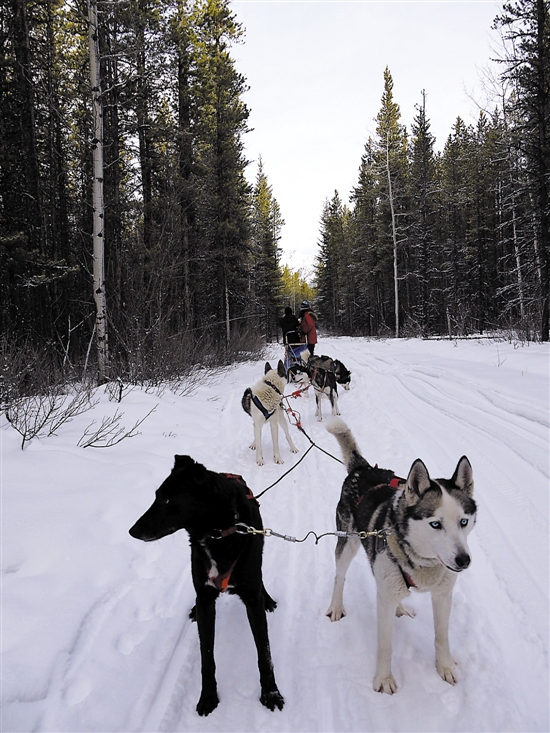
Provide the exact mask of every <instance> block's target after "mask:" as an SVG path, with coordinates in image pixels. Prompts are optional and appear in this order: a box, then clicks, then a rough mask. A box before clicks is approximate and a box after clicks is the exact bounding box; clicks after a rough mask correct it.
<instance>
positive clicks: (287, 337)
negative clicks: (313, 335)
mask: <svg viewBox="0 0 550 733" xmlns="http://www.w3.org/2000/svg"><path fill="white" fill-rule="evenodd" d="M299 325H300V323H299V321H298V319H297V318H296V316H295V315H294V313H293V312H292V308H291V307H290V306H288V305H287V307H286V308H285V314H284V316H283V317H282V318H279V328H280V329H281V331H282V332H283V343H284V344H299V343H300V333H299V331H298V328H299Z"/></svg>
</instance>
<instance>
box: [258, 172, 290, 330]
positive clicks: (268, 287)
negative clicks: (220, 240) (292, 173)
mask: <svg viewBox="0 0 550 733" xmlns="http://www.w3.org/2000/svg"><path fill="white" fill-rule="evenodd" d="M251 223H252V232H251V234H252V237H251V243H252V262H251V279H252V287H251V291H252V292H251V296H252V297H251V301H252V303H253V304H254V305H255V312H256V313H258V315H260V314H261V318H260V327H261V328H262V329H263V333H265V335H266V338H267V340H268V341H270V340H271V337H272V335H273V334H274V333H275V329H276V322H277V314H278V310H279V309H280V306H281V274H280V270H279V259H280V249H279V246H278V242H279V240H280V238H281V229H282V227H283V225H284V220H283V218H282V216H281V211H280V209H279V204H278V203H277V201H276V200H275V198H274V196H273V190H272V188H271V186H270V185H269V183H268V180H267V176H266V175H265V173H264V169H263V164H262V159H261V158H260V160H259V162H258V172H257V176H256V184H255V186H254V190H253V192H252V222H251ZM251 307H252V306H251Z"/></svg>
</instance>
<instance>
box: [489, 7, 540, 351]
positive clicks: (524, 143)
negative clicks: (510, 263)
mask: <svg viewBox="0 0 550 733" xmlns="http://www.w3.org/2000/svg"><path fill="white" fill-rule="evenodd" d="M495 26H496V27H498V28H501V29H502V31H503V34H504V39H505V41H506V42H507V47H506V53H505V55H504V58H502V59H500V61H501V62H502V64H503V72H502V77H503V79H504V80H508V81H511V82H512V84H513V89H514V92H515V94H514V106H515V107H516V110H517V116H516V123H517V133H518V134H517V136H516V140H517V144H518V146H519V149H520V151H521V153H522V154H523V155H524V156H525V163H526V173H527V181H526V183H527V185H528V189H529V195H530V198H531V202H532V204H531V213H532V218H533V224H534V235H535V237H534V240H535V247H536V249H535V255H536V260H537V266H538V271H539V286H540V337H541V339H542V340H543V341H548V339H549V269H548V268H549V258H550V10H549V8H548V2H547V0H514V1H513V2H507V3H505V4H504V7H503V11H502V14H501V15H500V16H498V17H497V18H496V19H495Z"/></svg>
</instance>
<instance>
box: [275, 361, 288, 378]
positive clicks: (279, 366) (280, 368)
mask: <svg viewBox="0 0 550 733" xmlns="http://www.w3.org/2000/svg"><path fill="white" fill-rule="evenodd" d="M277 374H278V375H279V376H280V377H286V369H285V365H284V364H283V362H282V361H281V360H280V359H279V363H278V364H277Z"/></svg>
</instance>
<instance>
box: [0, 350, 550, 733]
mask: <svg viewBox="0 0 550 733" xmlns="http://www.w3.org/2000/svg"><path fill="white" fill-rule="evenodd" d="M280 351H281V350H280V349H277V348H276V347H275V346H274V347H272V352H271V355H270V358H271V356H272V357H273V359H272V362H275V361H276V360H277V358H278V357H279V356H280ZM318 353H328V354H330V355H332V356H338V358H340V359H341V360H342V361H343V362H344V363H345V364H346V366H348V367H349V368H350V369H351V370H352V372H353V378H352V388H351V390H350V391H349V392H346V391H343V390H341V391H340V408H341V412H342V416H343V418H344V419H345V420H346V422H347V423H348V424H349V426H350V427H351V429H352V431H353V433H354V435H355V437H356V439H357V442H358V444H359V445H360V446H361V448H362V450H363V453H364V455H365V456H366V457H367V458H368V459H369V460H371V461H372V462H377V463H379V464H380V465H381V466H384V467H388V468H392V469H394V470H395V471H396V472H397V473H399V474H401V475H403V474H405V475H406V473H407V471H408V469H409V467H410V465H411V463H412V461H413V460H414V459H415V458H417V457H421V458H422V459H423V460H424V462H425V463H426V465H427V466H428V468H429V470H430V472H431V473H432V475H434V476H450V475H451V474H452V472H453V470H454V468H455V466H456V463H457V461H458V459H459V458H460V457H461V456H462V455H463V454H466V455H468V457H469V459H470V461H471V463H472V465H473V469H474V477H475V482H476V492H475V498H476V500H477V502H478V509H479V518H478V523H477V527H476V529H475V531H474V532H473V533H472V535H471V536H470V548H471V551H472V558H473V563H472V566H471V568H470V569H469V570H468V571H467V572H465V573H463V574H462V575H461V576H460V577H459V579H458V582H457V585H456V591H455V595H454V606H453V613H452V617H451V634H450V636H451V647H452V650H453V653H454V655H455V658H456V659H457V661H458V662H459V665H460V681H459V683H458V684H457V685H456V686H455V687H451V686H449V685H448V684H447V683H445V682H443V681H442V680H441V679H440V678H439V676H438V674H437V672H436V670H435V664H434V652H433V622H432V612H431V603H430V599H429V597H428V596H426V595H420V594H414V595H412V596H411V598H410V599H409V601H408V605H409V607H411V608H413V609H414V610H416V613H417V615H416V618H415V619H411V618H408V617H404V618H401V619H397V620H396V622H395V644H394V663H393V667H394V675H395V677H396V679H397V682H398V685H399V691H398V693H397V694H396V695H394V696H392V697H390V696H387V695H380V694H376V693H374V692H373V691H372V677H373V674H374V662H375V649H376V620H375V597H376V591H375V585H374V580H373V578H372V576H371V572H370V568H369V566H368V563H367V561H366V558H365V557H364V553H362V552H360V553H359V554H358V556H357V558H356V559H355V560H354V562H353V563H352V565H351V567H350V570H349V573H348V579H347V582H346V588H345V596H344V600H345V604H346V609H347V612H348V615H347V616H346V618H344V619H343V620H342V621H340V622H338V623H330V622H329V620H328V619H327V618H326V616H325V611H326V609H327V607H328V605H329V601H330V595H331V591H332V581H333V574H334V559H333V553H334V544H335V541H334V539H333V538H331V537H325V538H323V539H321V540H320V541H319V543H318V544H317V545H316V544H315V541H314V540H313V539H312V538H311V537H310V538H309V539H308V540H307V541H306V542H304V543H301V544H294V543H289V542H285V541H283V540H280V539H278V538H275V537H272V538H268V539H266V542H265V551H264V578H265V583H266V587H267V589H268V591H269V592H270V594H271V595H272V596H273V597H274V598H275V599H276V600H277V601H278V608H277V610H276V611H275V613H274V614H270V616H269V619H268V620H269V628H270V639H271V647H272V652H273V659H274V665H275V673H276V678H277V682H278V685H279V688H280V690H281V692H282V693H283V695H284V696H285V700H286V704H285V708H284V710H283V711H281V712H279V711H277V712H273V713H272V712H270V711H268V710H266V709H265V708H264V707H263V706H262V705H261V704H260V703H259V701H258V697H259V680H258V672H257V667H256V660H255V650H254V645H253V641H252V636H251V633H250V629H249V627H248V623H247V620H246V614H245V612H244V607H243V606H242V604H241V603H240V601H239V600H238V599H237V598H235V597H226V596H222V597H221V598H220V600H219V601H218V606H217V609H218V610H217V627H216V662H217V678H218V687H219V693H220V699H221V702H220V705H219V707H218V708H217V709H216V710H215V711H214V712H213V713H212V714H211V715H210V716H209V717H208V718H206V719H203V718H200V717H199V716H198V715H197V714H196V712H195V705H196V702H197V700H198V697H199V693H200V661H199V653H198V638H197V632H196V626H195V625H194V624H192V623H191V622H190V621H189V619H188V612H189V609H190V608H191V606H192V605H193V602H194V597H193V596H194V594H193V590H192V585H191V579H190V572H189V551H188V545H187V538H186V536H185V533H184V532H179V533H177V534H175V535H172V536H170V537H166V538H164V539H163V540H160V541H159V542H156V543H151V544H143V543H139V542H137V541H136V540H133V539H132V538H131V537H130V536H129V535H128V532H127V530H128V528H129V527H130V526H131V524H133V522H134V521H135V519H136V518H137V517H138V516H139V515H140V514H141V513H142V512H143V511H144V510H145V509H146V508H147V507H148V506H149V504H150V503H151V501H152V499H153V492H154V490H155V488H156V487H157V486H158V485H159V483H160V482H161V481H162V480H163V478H164V477H165V476H166V475H167V473H168V472H169V471H170V469H171V465H172V461H173V454H174V453H189V454H190V455H192V456H193V457H194V458H195V459H197V460H198V461H201V462H203V463H205V464H206V465H207V466H208V468H210V469H213V470H219V471H232V472H235V473H241V474H242V475H243V476H244V477H245V479H246V481H247V483H248V484H249V486H250V487H251V488H252V489H253V491H254V493H256V494H258V493H260V492H261V491H262V489H263V488H265V487H266V486H268V485H270V484H271V483H273V482H274V481H275V480H276V479H277V478H278V477H279V476H280V475H281V474H282V473H283V472H284V471H285V470H287V469H288V468H290V467H291V466H292V465H293V463H294V462H295V461H296V460H297V457H295V456H293V455H292V454H291V453H290V451H289V449H288V445H287V444H286V441H285V439H284V437H283V436H282V435H281V436H280V443H281V455H282V457H283V459H284V460H285V464H284V466H278V465H275V464H274V463H272V461H271V460H270V459H271V445H270V438H269V436H268V432H267V431H264V435H263V438H264V453H265V455H266V457H268V458H269V460H267V462H266V465H265V466H263V467H258V466H257V465H256V463H255V458H254V454H253V453H252V451H250V450H249V449H248V447H247V446H248V445H249V443H250V442H251V438H252V424H251V421H250V419H249V418H248V416H247V415H246V414H245V413H244V412H243V411H242V409H241V406H240V400H241V396H242V393H243V391H244V388H245V387H246V386H248V385H250V384H252V383H253V382H255V381H256V380H257V379H258V377H259V376H260V375H261V374H262V373H263V364H259V363H258V364H253V363H250V364H244V365H239V366H236V367H234V368H232V369H231V370H228V371H227V372H225V373H224V374H222V375H220V376H219V377H218V378H216V379H215V380H211V381H208V382H206V383H204V384H202V385H201V386H200V387H199V389H198V390H197V391H196V393H194V394H193V395H190V396H185V397H178V396H174V395H173V394H171V393H169V392H166V393H164V395H162V396H160V397H158V396H155V395H151V394H145V393H143V392H138V391H137V390H135V391H134V392H131V393H130V394H129V395H128V396H127V397H126V398H125V399H124V400H123V402H122V404H121V405H120V408H121V409H122V410H125V419H126V421H127V424H128V425H130V424H133V423H134V422H135V420H136V419H137V418H138V417H142V416H143V415H144V414H146V412H148V410H149V409H150V408H151V407H153V406H154V405H155V404H157V403H158V407H157V409H156V411H155V412H154V413H153V414H152V415H151V416H150V417H149V418H148V420H147V421H146V422H145V423H144V424H143V425H142V427H141V431H142V435H141V436H139V437H137V438H134V439H132V440H126V441H124V442H123V443H121V444H119V445H118V446H116V447H115V448H111V449H109V450H107V451H101V450H96V451H94V450H93V449H87V450H82V449H79V448H76V447H75V444H76V441H77V440H78V437H79V436H80V435H81V434H82V432H83V429H84V427H86V425H88V424H89V422H90V421H91V417H90V415H89V414H88V415H83V416H80V417H79V418H77V419H76V420H75V421H74V422H73V423H71V424H70V426H67V427H65V428H64V429H63V431H61V433H60V435H59V436H58V437H53V438H49V439H47V440H43V441H34V442H33V443H31V444H30V445H29V446H28V447H27V448H26V450H25V451H24V452H22V451H20V450H18V441H17V438H16V436H15V435H14V434H13V431H12V430H11V429H10V428H9V427H7V426H3V427H2V429H1V436H2V457H3V470H2V475H3V491H2V499H3V501H2V505H3V506H2V509H3V520H2V522H3V527H2V529H3V540H2V549H3V558H2V570H3V576H2V579H3V582H2V594H3V595H2V610H3V613H4V619H3V647H4V650H3V678H4V682H3V712H2V730H3V731H5V732H6V733H7V732H8V731H31V730H32V731H52V732H53V731H60V732H61V731H93V732H97V733H99V732H100V731H101V732H103V731H105V732H106V731H212V732H215V731H283V732H285V731H286V732H289V731H342V732H343V731H363V732H366V731H426V732H427V731H548V730H549V726H550V722H549V715H548V556H549V553H548V550H549V547H548V478H549V466H548V463H549V458H548V425H549V411H548V357H549V351H548V347H547V346H546V345H531V346H525V347H520V348H514V346H513V345H511V344H506V343H504V344H503V343H499V344H497V343H488V342H459V343H453V342H423V341H418V340H409V341H405V340H400V341H387V342H380V341H369V340H366V339H348V338H341V339H323V340H322V343H321V344H320V346H319V347H318ZM288 391H290V389H289V390H288ZM295 404H296V407H297V409H299V410H300V412H301V415H302V422H303V424H304V427H305V429H306V431H307V432H308V434H309V435H310V436H311V438H312V439H313V440H314V441H315V442H316V443H318V444H319V445H320V446H322V447H323V448H324V449H326V450H327V451H329V452H331V453H333V454H334V455H335V456H337V457H339V453H338V450H337V445H336V442H335V441H334V439H333V438H332V436H330V435H329V434H328V433H327V432H326V431H325V428H324V425H323V423H317V422H316V420H315V417H314V411H315V401H314V399H306V398H303V397H302V398H300V400H296V403H295ZM115 407H116V406H114V405H113V404H112V403H109V402H108V401H107V400H106V399H103V400H102V402H101V403H100V405H98V406H97V407H96V408H94V415H93V417H95V418H96V419H98V418H99V419H100V418H101V417H102V415H103V414H108V413H109V411H110V412H114V409H115ZM323 408H324V410H323V412H324V415H325V418H326V417H328V415H329V409H328V402H325V403H324V405H323ZM291 430H293V431H294V432H293V438H294V440H295V442H296V445H297V446H298V447H299V448H300V454H303V452H304V451H305V450H306V449H307V448H308V447H309V443H308V441H307V439H306V438H305V437H304V436H303V435H301V434H300V433H299V432H298V431H297V430H296V429H295V428H291ZM344 477H345V470H344V467H343V466H342V465H341V464H340V463H338V462H337V461H335V460H333V459H331V458H330V457H329V456H327V455H325V454H323V453H321V452H320V451H317V450H313V451H311V452H310V453H309V455H308V456H307V457H306V458H305V460H304V461H303V462H302V463H301V464H300V465H299V466H297V468H296V469H295V470H294V471H292V473H290V474H289V475H288V476H287V477H285V478H284V479H283V480H282V481H281V482H280V483H279V484H277V486H275V487H273V488H272V489H271V490H270V491H268V492H267V493H266V494H265V495H264V496H263V497H262V499H261V510H262V515H263V519H264V524H265V526H267V527H271V528H272V529H273V530H275V531H277V532H280V533H283V534H287V535H292V536H295V537H298V538H302V537H304V536H305V535H306V534H307V532H308V531H309V530H314V531H315V532H317V533H318V534H320V533H322V532H325V531H331V530H333V529H334V510H335V507H336V503H337V501H338V497H339V493H340V487H341V484H342V481H343V479H344Z"/></svg>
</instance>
